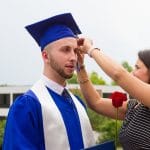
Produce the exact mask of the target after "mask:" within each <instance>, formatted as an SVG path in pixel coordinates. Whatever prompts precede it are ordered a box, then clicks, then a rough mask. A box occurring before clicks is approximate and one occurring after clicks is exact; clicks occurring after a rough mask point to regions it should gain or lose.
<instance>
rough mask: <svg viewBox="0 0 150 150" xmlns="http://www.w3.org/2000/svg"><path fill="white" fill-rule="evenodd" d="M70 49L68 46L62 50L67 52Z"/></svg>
mask: <svg viewBox="0 0 150 150" xmlns="http://www.w3.org/2000/svg"><path fill="white" fill-rule="evenodd" d="M70 49H71V48H70V47H69V46H66V47H64V48H63V50H64V51H65V52H69V51H70Z"/></svg>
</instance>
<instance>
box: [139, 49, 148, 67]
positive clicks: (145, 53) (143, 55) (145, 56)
mask: <svg viewBox="0 0 150 150" xmlns="http://www.w3.org/2000/svg"><path fill="white" fill-rule="evenodd" d="M138 57H139V59H140V60H141V61H142V62H143V63H144V64H145V66H146V67H147V69H148V70H150V49H145V50H142V51H139V52H138Z"/></svg>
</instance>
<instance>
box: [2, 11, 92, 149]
mask: <svg viewBox="0 0 150 150" xmlns="http://www.w3.org/2000/svg"><path fill="white" fill-rule="evenodd" d="M26 29H27V30H28V32H29V33H30V34H31V35H32V37H33V38H34V39H35V40H36V42H37V43H38V45H39V46H40V47H41V52H42V58H43V62H44V69H43V76H42V78H41V79H40V80H39V81H38V82H37V83H35V84H34V85H33V87H32V88H31V89H30V90H29V91H27V92H26V93H25V94H24V95H22V96H20V97H18V98H17V100H16V101H15V102H14V104H13V105H12V107H11V108H10V111H9V115H8V118H7V123H6V129H5V135H4V142H3V150H69V149H71V150H79V149H83V148H87V147H89V146H92V145H93V144H94V137H93V133H92V128H91V125H90V122H89V119H88V116H87V114H86V110H85V107H84V106H83V103H82V102H81V101H80V100H79V99H77V98H76V97H75V96H74V95H73V94H72V93H71V92H69V90H67V89H66V88H65V86H66V79H69V78H71V77H72V75H73V72H74V70H75V68H76V63H77V48H78V44H77V34H80V33H81V31H80V29H79V28H78V26H77V24H76V22H75V21H74V19H73V17H72V15H71V14H70V13H66V14H61V15H57V16H54V17H51V18H49V19H46V20H43V21H40V22H37V23H34V24H32V25H29V26H26ZM63 93H64V94H63Z"/></svg>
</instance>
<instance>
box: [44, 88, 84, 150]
mask: <svg viewBox="0 0 150 150" xmlns="http://www.w3.org/2000/svg"><path fill="white" fill-rule="evenodd" d="M47 89H48V91H49V92H50V94H51V96H52V98H53V100H54V102H55V104H56V105H57V107H58V109H59V110H60V113H61V115H62V118H63V120H64V124H65V127H66V131H67V136H68V140H69V144H70V149H71V150H80V149H82V148H84V144H83V138H82V131H81V125H80V120H79V116H78V112H77V109H76V107H75V105H74V104H73V103H69V101H67V100H65V99H64V97H62V96H61V95H58V94H57V93H55V92H53V91H52V90H50V89H49V88H47Z"/></svg>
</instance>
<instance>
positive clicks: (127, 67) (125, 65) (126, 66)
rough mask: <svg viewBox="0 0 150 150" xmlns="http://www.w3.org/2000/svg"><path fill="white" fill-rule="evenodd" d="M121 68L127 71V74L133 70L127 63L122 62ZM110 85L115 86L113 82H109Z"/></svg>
mask: <svg viewBox="0 0 150 150" xmlns="http://www.w3.org/2000/svg"><path fill="white" fill-rule="evenodd" d="M122 66H123V67H124V68H125V69H126V70H127V71H128V72H132V70H133V68H132V66H130V65H129V63H128V62H127V61H124V62H122ZM111 85H117V84H116V82H115V81H113V80H112V81H111Z"/></svg>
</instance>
